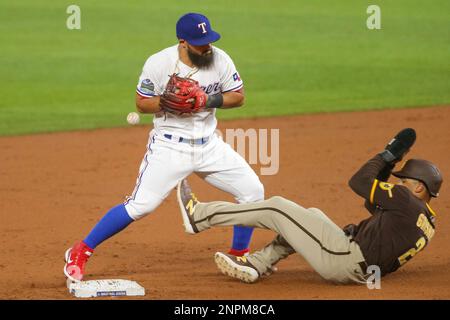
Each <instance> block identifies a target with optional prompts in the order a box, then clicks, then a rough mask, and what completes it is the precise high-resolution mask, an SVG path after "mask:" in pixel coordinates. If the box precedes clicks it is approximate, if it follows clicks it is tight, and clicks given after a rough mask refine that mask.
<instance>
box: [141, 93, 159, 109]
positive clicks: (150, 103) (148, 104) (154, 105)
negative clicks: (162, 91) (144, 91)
mask: <svg viewBox="0 0 450 320" xmlns="http://www.w3.org/2000/svg"><path fill="white" fill-rule="evenodd" d="M136 108H137V110H138V111H139V112H140V113H157V112H160V111H161V107H160V106H159V96H155V97H149V98H147V97H143V96H141V95H139V94H138V93H136Z"/></svg>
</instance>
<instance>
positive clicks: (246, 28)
mask: <svg viewBox="0 0 450 320" xmlns="http://www.w3.org/2000/svg"><path fill="white" fill-rule="evenodd" d="M73 3H76V4H77V5H79V6H80V7H81V13H82V14H81V21H82V22H81V27H82V29H81V30H68V29H67V28H66V19H67V17H68V14H66V8H67V6H68V5H69V4H73ZM372 3H373V2H372V1H364V0H347V1H332V0H322V1H310V0H304V1H299V0H290V1H260V0H250V1H249V0H246V1H222V0H217V1H214V2H213V1H150V0H146V1H117V0H114V1H103V0H102V1H99V0H96V1H88V0H79V1H51V0H43V1H40V0H36V1H31V0H26V1H13V0H6V1H2V2H1V3H0V46H1V47H0V48H1V52H0V55H1V62H0V135H10V134H23V133H33V132H49V131H58V130H72V129H80V128H82V129H84V128H97V127H111V126H122V125H127V124H126V122H125V117H126V115H127V114H128V112H130V111H132V110H134V94H135V93H134V92H135V91H134V90H135V85H136V82H137V79H138V76H139V74H140V71H141V68H142V65H143V63H144V62H145V60H146V58H147V57H148V56H149V55H150V54H151V53H154V52H156V51H159V50H160V49H162V48H165V47H168V46H170V45H173V44H175V43H176V38H175V30H174V29H175V22H176V20H177V19H178V17H179V16H181V15H182V14H183V13H185V12H189V11H197V12H202V13H205V14H206V15H207V16H209V18H210V19H211V21H212V25H213V28H214V29H216V30H217V31H219V32H220V33H221V34H222V39H221V40H220V41H219V42H218V43H217V46H218V47H221V48H223V49H225V50H226V51H227V52H228V53H229V54H230V55H231V56H232V57H233V59H234V61H235V63H236V65H237V66H238V70H239V71H240V73H241V76H242V78H243V79H244V82H245V88H246V94H247V102H246V106H245V107H244V108H240V109H236V110H227V111H220V112H219V117H220V118H236V117H254V116H272V115H282V114H296V113H310V112H323V111H341V110H346V111H347V110H363V109H375V108H385V107H392V108H394V107H407V106H421V105H435V104H446V103H450V64H449V60H450V59H449V58H450V41H449V39H450V28H449V16H448V13H449V12H450V2H449V1H448V0H433V1H425V2H424V1H419V0H396V1H391V0H389V1H388V0H383V1H381V0H380V1H376V4H378V5H379V6H380V7H381V10H382V17H381V18H382V29H381V30H368V29H367V28H366V19H367V16H368V15H367V13H366V8H367V6H368V5H369V4H372ZM144 120H145V121H147V122H149V121H151V117H150V116H146V117H145V118H144Z"/></svg>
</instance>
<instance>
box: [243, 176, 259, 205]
mask: <svg viewBox="0 0 450 320" xmlns="http://www.w3.org/2000/svg"><path fill="white" fill-rule="evenodd" d="M237 200H238V201H239V203H248V202H256V201H261V200H264V185H263V184H262V183H261V182H260V181H259V180H258V181H257V182H255V183H253V184H251V185H250V186H248V188H247V189H246V190H244V191H243V192H242V194H241V195H240V196H239V198H238V199H237Z"/></svg>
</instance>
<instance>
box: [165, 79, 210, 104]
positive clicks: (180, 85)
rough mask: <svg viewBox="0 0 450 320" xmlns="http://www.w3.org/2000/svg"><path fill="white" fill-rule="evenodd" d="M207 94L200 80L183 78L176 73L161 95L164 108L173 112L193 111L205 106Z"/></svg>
mask: <svg viewBox="0 0 450 320" xmlns="http://www.w3.org/2000/svg"><path fill="white" fill-rule="evenodd" d="M206 100H207V95H206V93H205V92H204V91H203V89H202V88H201V87H200V85H199V84H198V81H195V80H192V79H189V78H182V77H179V76H177V75H176V74H175V73H174V74H173V75H172V76H171V77H170V79H169V82H168V83H167V86H166V89H165V91H164V93H163V94H162V96H161V97H160V102H159V105H160V107H161V109H162V110H164V111H167V112H172V113H192V112H197V111H199V110H200V109H202V108H204V107H205V105H206Z"/></svg>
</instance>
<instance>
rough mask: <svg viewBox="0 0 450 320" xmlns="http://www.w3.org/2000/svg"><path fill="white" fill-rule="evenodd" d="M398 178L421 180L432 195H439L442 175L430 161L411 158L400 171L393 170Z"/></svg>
mask: <svg viewBox="0 0 450 320" xmlns="http://www.w3.org/2000/svg"><path fill="white" fill-rule="evenodd" d="M392 174H393V175H394V176H396V177H397V178H409V179H414V180H419V181H420V182H422V183H423V184H425V186H426V187H427V190H428V192H429V193H430V195H431V196H432V197H437V196H438V195H439V189H440V188H441V184H442V181H443V180H442V175H441V173H440V171H439V169H438V168H437V167H436V166H435V165H434V164H433V163H431V162H430V161H427V160H421V159H409V160H408V161H406V163H405V164H404V165H403V167H402V168H401V169H400V170H399V171H395V172H392Z"/></svg>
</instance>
